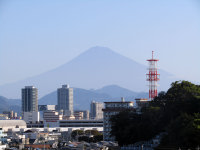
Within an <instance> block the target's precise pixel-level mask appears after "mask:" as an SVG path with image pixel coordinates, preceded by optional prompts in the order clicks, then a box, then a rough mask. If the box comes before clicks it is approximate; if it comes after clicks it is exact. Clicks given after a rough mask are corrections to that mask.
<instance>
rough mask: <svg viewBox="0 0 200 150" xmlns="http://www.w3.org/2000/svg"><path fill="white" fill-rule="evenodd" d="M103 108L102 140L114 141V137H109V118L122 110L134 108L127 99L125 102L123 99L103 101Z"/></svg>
mask: <svg viewBox="0 0 200 150" xmlns="http://www.w3.org/2000/svg"><path fill="white" fill-rule="evenodd" d="M104 103H105V108H104V109H103V139H104V141H115V137H110V132H111V122H110V118H111V117H112V116H113V115H116V114H118V113H119V112H121V111H124V110H127V109H129V110H135V109H134V107H133V102H131V101H129V102H128V101H127V102H125V101H124V100H123V99H122V101H118V102H104Z"/></svg>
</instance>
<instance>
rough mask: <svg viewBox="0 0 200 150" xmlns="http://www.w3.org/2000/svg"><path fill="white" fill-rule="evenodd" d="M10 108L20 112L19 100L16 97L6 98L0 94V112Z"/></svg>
mask: <svg viewBox="0 0 200 150" xmlns="http://www.w3.org/2000/svg"><path fill="white" fill-rule="evenodd" d="M10 110H13V111H14V112H17V113H20V111H21V101H20V100H18V99H7V98H6V97H3V96H0V113H2V112H3V111H10Z"/></svg>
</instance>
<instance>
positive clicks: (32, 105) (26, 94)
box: [22, 86, 38, 112]
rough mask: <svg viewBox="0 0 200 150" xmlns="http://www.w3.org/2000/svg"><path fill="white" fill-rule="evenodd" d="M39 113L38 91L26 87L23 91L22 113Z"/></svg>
mask: <svg viewBox="0 0 200 150" xmlns="http://www.w3.org/2000/svg"><path fill="white" fill-rule="evenodd" d="M33 111H38V89H37V88H35V87H34V86H25V88H24V89H22V112H33Z"/></svg>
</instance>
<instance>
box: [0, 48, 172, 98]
mask: <svg viewBox="0 0 200 150" xmlns="http://www.w3.org/2000/svg"><path fill="white" fill-rule="evenodd" d="M144 61H145V60H144ZM146 68H147V67H146V66H145V65H142V64H139V63H137V62H135V61H134V60H132V59H130V58H127V57H125V56H123V55H120V54H119V53H117V52H115V51H113V50H111V49H110V48H107V47H101V46H95V47H92V48H90V49H88V50H87V51H85V52H83V53H82V54H80V55H79V56H78V57H76V58H74V59H73V60H71V61H70V62H67V63H66V64H63V65H62V66H60V67H58V68H55V69H53V70H50V71H48V72H45V73H43V74H40V75H38V76H35V77H31V78H28V79H26V80H22V81H19V82H17V83H13V84H8V85H4V86H0V91H1V94H2V95H4V96H11V97H13V98H15V97H17V98H18V97H20V92H19V89H21V88H22V87H24V86H26V85H30V84H31V85H35V86H36V87H37V88H38V89H39V97H41V96H44V95H45V94H47V93H49V92H51V91H54V90H55V89H57V88H58V87H60V86H61V85H62V84H64V83H70V85H72V86H73V87H80V88H86V89H91V88H99V87H103V86H105V85H113V84H115V85H120V86H122V87H124V88H128V89H131V90H133V91H136V92H139V91H146V89H148V87H147V86H146V84H147V83H146V81H145V74H146V72H147V70H146ZM160 74H161V75H162V78H163V80H161V82H160V85H162V87H164V88H165V89H166V87H168V86H169V85H170V83H171V79H169V78H167V77H168V74H167V73H166V72H161V71H160ZM115 88H116V90H117V89H118V88H117V87H115ZM8 89H9V90H8ZM162 89H163V88H162ZM107 90H109V88H108V89H107ZM110 92H112V90H111V91H110ZM128 94H129V93H127V95H128Z"/></svg>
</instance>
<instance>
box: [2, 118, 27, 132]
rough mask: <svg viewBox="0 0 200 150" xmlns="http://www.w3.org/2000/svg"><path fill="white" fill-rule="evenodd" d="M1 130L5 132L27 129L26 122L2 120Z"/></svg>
mask: <svg viewBox="0 0 200 150" xmlns="http://www.w3.org/2000/svg"><path fill="white" fill-rule="evenodd" d="M0 128H2V130H4V131H8V129H15V128H18V129H19V128H26V122H25V121H24V120H0Z"/></svg>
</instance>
